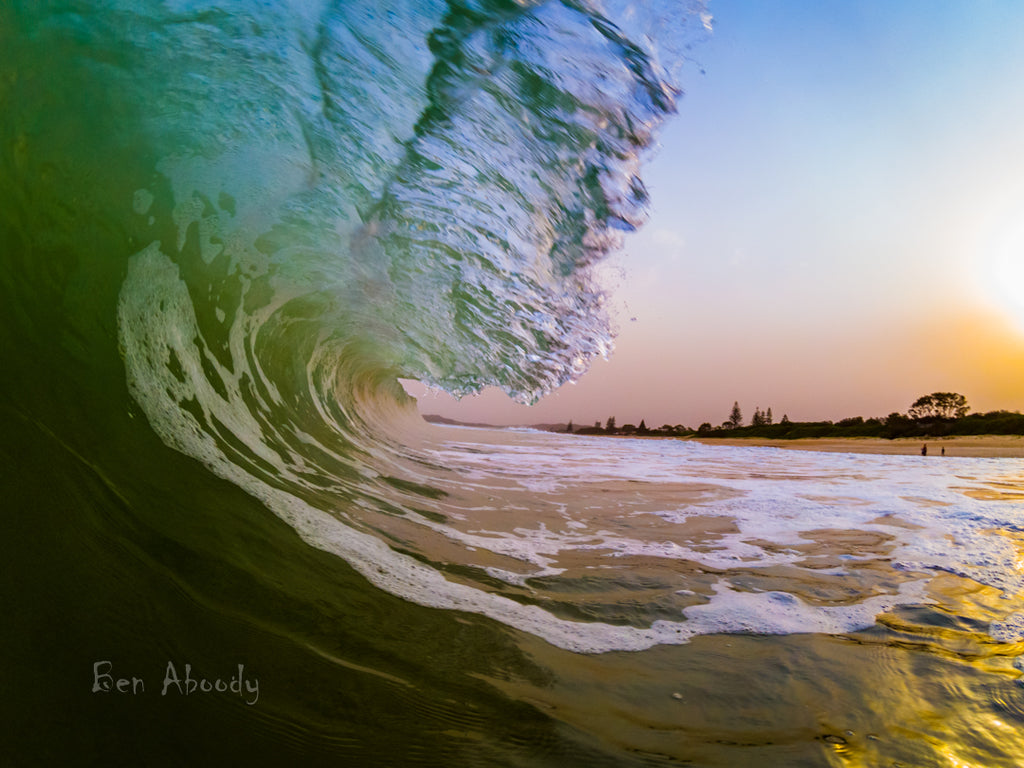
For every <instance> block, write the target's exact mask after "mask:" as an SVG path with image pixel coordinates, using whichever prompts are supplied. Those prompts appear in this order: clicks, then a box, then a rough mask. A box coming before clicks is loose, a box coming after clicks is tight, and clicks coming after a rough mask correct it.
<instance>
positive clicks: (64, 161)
mask: <svg viewBox="0 0 1024 768" xmlns="http://www.w3.org/2000/svg"><path fill="white" fill-rule="evenodd" d="M707 23H708V18H707V14H706V10H705V8H704V7H703V5H702V4H700V3H688V2H686V3H677V2H668V1H666V2H657V3H644V4H630V3H619V2H608V3H598V2H589V1H588V2H581V3H552V2H536V3H534V2H523V3H503V2H480V3H462V2H455V1H454V0H452V2H446V3H440V2H438V3H430V2H426V3H416V4H401V3H400V4H397V5H396V4H391V5H388V6H387V7H382V6H377V5H375V4H373V3H369V2H344V3H335V2H326V1H325V2H320V3H306V2H294V3H273V4H267V3H258V2H248V1H246V0H231V1H230V2H223V3H219V2H217V3H215V2H204V1H202V0H175V1H174V2H135V1H133V2H127V1H126V2H118V1H114V2H110V3H104V4H101V5H88V4H81V3H73V2H48V3H35V2H33V3H28V2H25V3H21V2H16V3H13V4H12V3H8V4H5V5H2V6H0V51H2V52H3V53H2V55H0V103H2V104H3V105H4V119H3V120H2V121H0V244H2V247H0V259H2V262H0V339H2V341H3V347H2V348H3V350H4V356H5V357H4V368H3V375H2V376H0V435H2V440H0V478H2V481H3V482H2V486H0V489H2V493H3V502H4V506H3V518H2V519H3V530H2V532H0V533H2V535H0V555H2V558H3V564H4V573H5V577H4V578H3V579H2V580H0V599H2V603H0V605H2V606H3V608H4V611H5V618H6V620H5V621H4V622H3V623H2V624H0V651H2V653H3V657H4V662H5V663H4V678H3V682H4V685H3V688H2V691H3V692H2V693H0V719H2V722H3V723H4V724H5V727H4V731H3V733H4V739H3V740H2V750H3V751H2V755H3V759H2V760H0V762H3V763H4V764H10V765H18V766H20V765H33V766H34V765H106V764H115V765H123V764H138V765H169V766H178V765H272V764H273V765H277V764H300V765H338V764H352V765H360V766H363V765H365V766H374V765H380V766H391V765H406V764H410V765H445V766H452V765H457V766H461V765H467V766H468V765H480V766H500V765H509V766H542V765H551V766H566V765H580V766H594V765H615V766H620V765H658V764H679V763H683V764H687V763H689V764H694V765H705V766H718V765H723V766H725V765H750V764H769V765H772V764H775V765H808V766H819V765H823V766H827V765H863V766H877V765H895V764H904V765H982V766H1002V765H1006V766H1010V765H1017V764H1019V762H1020V755H1022V754H1024V744H1022V741H1021V736H1020V734H1021V733H1022V732H1024V731H1022V729H1021V726H1022V725H1024V705H1022V694H1024V687H1022V686H1021V685H1020V684H1019V682H1018V680H1019V678H1020V675H1021V667H1022V666H1024V665H1022V664H1021V661H1020V659H1021V657H1022V654H1024V619H1022V616H1021V611H1022V595H1021V586H1022V567H1021V558H1022V536H1024V521H1022V516H1021V511H1020V504H1019V498H1018V497H1019V495H1020V491H1021V485H1022V478H1024V465H1022V463H1021V462H1020V461H1016V460H981V459H953V458H947V459H945V460H941V459H938V458H936V459H935V460H932V459H928V460H924V461H922V460H921V459H918V458H917V457H869V456H851V455H845V454H804V453H796V452H785V453H783V452H779V451H774V450H767V449H752V448H722V447H718V448H715V447H704V446H699V445H695V444H689V443H682V442H677V441H640V440H611V439H609V440H603V439H600V438H583V437H567V436H557V435H546V434H538V433H531V432H517V431H500V432H495V431H480V430H465V429H454V428H441V427H434V426H429V425H427V424H425V423H424V422H423V421H422V420H421V419H420V418H419V416H418V414H417V413H416V410H415V406H414V404H413V403H412V402H411V401H410V400H409V398H408V397H406V396H405V395H404V393H403V390H402V388H401V386H400V384H399V383H398V380H399V378H400V377H404V378H416V379H419V380H422V381H427V382H431V383H433V384H435V385H438V386H441V387H444V388H445V389H447V390H448V391H452V392H456V393H458V392H467V391H472V390H474V389H477V388H479V387H482V386H486V385H496V386H501V387H504V388H505V389H506V390H507V391H508V392H510V393H511V394H512V395H514V396H516V397H518V398H520V399H522V400H530V399H532V398H534V397H536V396H539V395H541V394H543V393H544V392H547V391H549V390H551V389H552V388H553V387H554V386H556V385H558V384H559V383H561V382H565V381H568V380H572V379H573V378H576V377H578V376H579V375H580V374H581V373H582V372H583V371H584V370H585V369H586V367H587V365H588V362H589V361H590V360H592V359H593V358H594V357H595V356H599V355H602V354H604V353H606V352H607V351H608V349H609V346H610V343H611V341H610V340H611V333H610V331H609V327H608V326H609V323H608V320H607V317H606V316H605V312H604V309H603V305H604V294H603V292H602V291H601V289H600V288H599V287H598V286H597V285H596V284H595V282H594V279H593V276H592V273H591V268H592V266H593V264H594V263H596V262H597V261H598V260H599V259H600V258H601V257H602V256H603V255H604V254H606V253H607V252H608V251H609V250H611V249H612V248H614V247H615V244H616V242H617V233H620V232H621V231H623V230H628V229H630V228H632V227H634V226H637V225H639V224H640V223H641V221H642V219H643V215H644V204H645V201H646V193H645V192H644V189H643V185H642V182H641V181H640V179H639V176H638V172H639V164H640V160H641V158H642V153H643V151H644V149H645V148H646V147H648V146H650V144H651V143H652V141H653V140H654V136H655V133H656V130H657V128H658V125H659V124H660V123H661V121H662V120H663V119H664V118H665V117H666V116H667V115H668V114H669V113H671V112H672V111H673V109H674V103H675V98H676V96H677V95H678V92H679V88H680V85H681V72H682V71H683V68H684V65H685V63H686V61H687V57H688V50H689V48H688V47H689V46H690V45H692V44H693V43H695V42H696V41H698V40H699V39H700V37H701V35H702V34H703V33H704V30H705V27H706V25H707ZM121 680H123V681H124V682H123V683H120V682H119V681H121Z"/></svg>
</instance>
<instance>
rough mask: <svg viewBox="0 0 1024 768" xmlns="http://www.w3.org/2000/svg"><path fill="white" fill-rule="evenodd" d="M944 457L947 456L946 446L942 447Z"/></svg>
mask: <svg viewBox="0 0 1024 768" xmlns="http://www.w3.org/2000/svg"><path fill="white" fill-rule="evenodd" d="M942 455H943V456H945V455H946V446H942Z"/></svg>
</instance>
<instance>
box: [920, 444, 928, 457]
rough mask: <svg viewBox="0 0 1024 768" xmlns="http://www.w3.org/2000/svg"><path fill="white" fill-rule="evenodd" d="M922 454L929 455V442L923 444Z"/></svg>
mask: <svg viewBox="0 0 1024 768" xmlns="http://www.w3.org/2000/svg"><path fill="white" fill-rule="evenodd" d="M921 455H922V456H927V455H928V443H925V444H924V445H922V446H921Z"/></svg>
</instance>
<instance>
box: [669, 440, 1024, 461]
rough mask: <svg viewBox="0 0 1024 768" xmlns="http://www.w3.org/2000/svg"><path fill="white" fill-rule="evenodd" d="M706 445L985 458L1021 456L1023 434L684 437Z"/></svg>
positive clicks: (1023, 446) (1017, 457) (1023, 451)
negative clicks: (886, 437)
mask: <svg viewBox="0 0 1024 768" xmlns="http://www.w3.org/2000/svg"><path fill="white" fill-rule="evenodd" d="M687 439H690V440H696V441H697V442H700V443H704V444H705V445H739V446H743V445H748V446H749V445H757V446H767V447H771V448H788V449H790V450H796V451H830V452H837V453H884V454H906V455H913V454H917V455H920V453H921V446H922V445H925V444H926V445H927V446H928V457H929V458H931V457H933V456H934V457H936V458H942V449H943V448H945V449H946V456H974V457H986V458H1016V459H1020V458H1024V436H1020V435H972V436H966V437H943V438H926V439H925V438H920V437H916V438H898V439H896V440H884V439H881V438H875V437H850V438H831V437H821V438H803V439H799V440H768V439H764V438H757V437H750V438H743V437H741V438H734V439H729V438H687Z"/></svg>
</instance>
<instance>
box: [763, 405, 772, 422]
mask: <svg viewBox="0 0 1024 768" xmlns="http://www.w3.org/2000/svg"><path fill="white" fill-rule="evenodd" d="M764 423H765V424H767V425H768V426H771V424H772V409H771V408H769V409H768V413H766V414H765V415H764Z"/></svg>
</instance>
